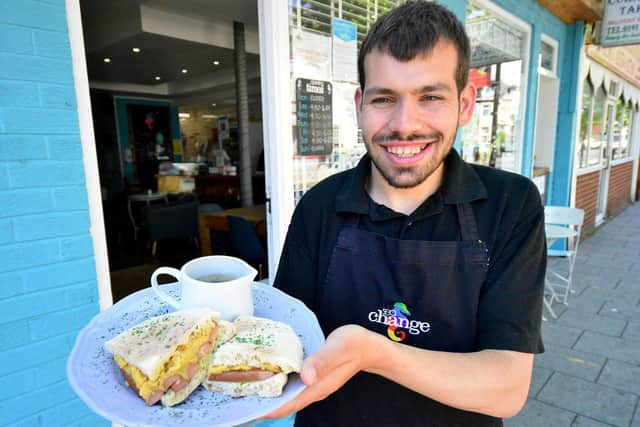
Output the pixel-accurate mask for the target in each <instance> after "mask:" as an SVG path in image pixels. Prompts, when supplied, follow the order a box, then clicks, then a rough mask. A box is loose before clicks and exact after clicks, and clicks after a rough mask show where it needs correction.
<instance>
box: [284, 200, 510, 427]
mask: <svg viewBox="0 0 640 427" xmlns="http://www.w3.org/2000/svg"><path fill="white" fill-rule="evenodd" d="M457 211H458V221H459V223H460V231H461V237H462V240H461V241H444V242H438V241H419V240H401V239H393V238H389V237H385V236H383V235H380V234H376V233H373V232H369V231H365V230H360V229H358V222H359V216H358V215H352V214H350V215H348V217H347V219H346V225H345V227H344V228H342V230H341V231H340V233H339V235H338V238H337V241H336V244H335V247H334V249H333V253H332V256H331V261H330V263H329V268H328V271H327V278H326V282H325V284H324V287H322V288H321V289H320V290H319V291H318V299H317V301H318V305H317V310H316V312H317V314H318V318H319V320H320V324H321V325H322V328H323V330H324V332H325V334H329V333H330V332H331V331H333V330H334V329H336V328H338V327H340V326H342V325H346V324H357V325H360V326H363V327H365V328H367V329H369V330H371V331H374V332H377V333H379V334H381V335H384V336H387V337H388V338H389V339H391V340H393V341H396V342H401V343H403V344H407V345H411V346H414V347H419V348H424V349H430V350H440V351H450V352H458V353H464V352H472V351H475V350H476V342H475V338H476V314H477V310H478V301H479V295H480V291H481V288H482V284H483V283H484V280H485V277H486V274H487V269H488V262H489V258H488V251H487V247H486V245H485V243H484V242H482V241H481V240H480V238H479V234H478V229H477V225H476V221H475V218H474V216H473V211H472V208H471V205H470V204H468V203H466V204H461V205H457ZM407 226H411V223H409V224H408V225H407ZM389 363H393V360H390V361H389ZM501 425H502V421H501V420H500V419H498V418H493V417H489V416H486V415H481V414H477V413H472V412H466V411H462V410H459V409H455V408H452V407H449V406H446V405H443V404H441V403H438V402H436V401H434V400H432V399H429V398H427V397H425V396H422V395H420V394H418V393H415V392H413V391H411V390H409V389H407V388H405V387H402V386H400V385H398V384H396V383H394V382H392V381H389V380H387V379H385V378H383V377H380V376H377V375H373V374H368V373H364V372H360V373H358V374H356V375H355V376H354V377H353V378H352V379H350V380H349V381H348V382H347V383H346V384H345V385H344V386H343V387H342V388H341V389H340V390H338V391H337V392H336V393H334V394H332V395H331V396H329V397H328V398H326V399H325V400H323V401H321V402H317V403H315V404H313V405H311V406H309V407H308V408H306V409H305V410H303V411H301V412H300V413H298V415H297V417H296V426H304V427H307V426H348V427H357V426H367V427H368V426H372V427H373V426H385V427H392V426H402V427H407V426H447V427H449V426H474V427H475V426H501Z"/></svg>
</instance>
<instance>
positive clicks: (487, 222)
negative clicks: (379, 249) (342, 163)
mask: <svg viewBox="0 0 640 427" xmlns="http://www.w3.org/2000/svg"><path fill="white" fill-rule="evenodd" d="M370 170H371V160H370V158H369V157H368V156H366V155H365V156H364V157H363V158H362V159H361V160H360V162H359V164H358V165H357V166H356V167H355V168H354V169H351V170H348V171H345V172H342V173H339V174H336V175H333V176H331V177H329V178H327V179H325V180H324V181H322V182H320V183H319V184H318V185H316V186H314V187H313V188H312V189H310V190H309V191H308V192H307V193H306V194H305V195H304V196H303V197H302V199H301V200H300V203H299V204H298V206H297V207H296V209H295V212H294V214H293V218H292V221H291V224H290V226H289V230H288V233H287V238H286V241H285V245H284V249H283V252H282V256H281V258H280V265H279V268H278V272H277V275H276V279H275V286H276V287H277V288H279V289H282V290H283V291H285V292H286V293H288V294H290V295H292V296H294V297H296V298H298V299H300V300H302V301H303V302H304V303H305V304H306V305H307V306H308V307H309V308H310V309H311V310H314V311H316V310H315V308H316V300H317V291H318V289H319V286H320V285H321V284H323V283H324V281H325V279H326V274H327V269H328V265H329V261H330V259H331V254H332V251H333V248H334V245H335V242H336V239H337V236H338V233H339V231H340V229H341V228H342V227H343V226H344V225H345V218H346V216H347V215H351V214H355V215H359V217H360V218H359V219H360V220H359V224H358V226H359V228H361V229H364V230H368V231H372V232H375V233H378V234H382V235H385V236H387V237H392V238H398V239H407V240H425V241H452V240H461V235H460V227H459V224H458V214H457V210H456V204H458V203H465V202H469V203H471V206H472V208H473V212H474V214H475V218H476V221H477V224H478V231H479V234H480V238H481V239H482V240H484V242H485V243H486V244H487V246H488V249H489V256H490V262H489V270H488V273H487V278H486V281H485V283H484V285H483V287H482V290H481V293H480V301H479V305H478V317H477V338H476V349H477V350H483V349H499V350H514V351H519V352H526V353H540V352H542V351H544V350H543V346H542V340H541V337H540V321H541V318H542V295H543V292H544V277H545V270H546V242H545V235H544V208H543V206H542V204H541V201H540V195H539V193H538V190H537V188H536V187H535V185H534V184H533V183H532V182H531V181H530V180H529V179H528V178H526V177H523V176H521V175H517V174H514V173H509V172H505V171H500V170H497V169H492V168H488V167H484V166H479V165H473V164H468V163H466V162H464V161H463V160H462V159H461V158H460V156H459V155H458V153H457V152H456V151H455V150H452V151H451V153H450V154H449V155H448V157H447V158H446V160H445V169H444V175H443V182H442V185H441V186H440V188H439V189H438V190H437V191H436V192H435V193H434V194H433V195H432V196H430V197H429V198H428V199H427V200H426V201H425V202H424V203H422V205H420V206H419V207H418V208H417V209H416V210H415V211H414V212H413V213H412V214H410V215H405V214H402V213H398V212H395V211H393V210H391V209H389V208H387V207H386V206H384V205H380V204H377V203H376V202H374V201H373V200H372V199H371V198H370V197H369V196H368V194H367V192H366V191H365V182H366V179H367V177H368V176H369V173H370ZM381 261H382V260H381ZM382 262H383V261H382ZM461 285H462V284H461ZM319 321H320V324H321V326H323V329H325V328H324V325H323V319H319ZM329 332H331V331H327V330H326V329H325V333H329Z"/></svg>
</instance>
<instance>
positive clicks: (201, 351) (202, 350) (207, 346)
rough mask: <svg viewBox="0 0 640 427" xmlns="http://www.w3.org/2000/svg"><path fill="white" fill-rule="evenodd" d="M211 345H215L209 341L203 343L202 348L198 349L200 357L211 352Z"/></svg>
mask: <svg viewBox="0 0 640 427" xmlns="http://www.w3.org/2000/svg"><path fill="white" fill-rule="evenodd" d="M211 347H213V344H211V343H210V342H209V341H207V342H205V343H204V344H202V345H201V346H200V349H199V350H198V357H205V356H208V355H209V353H211Z"/></svg>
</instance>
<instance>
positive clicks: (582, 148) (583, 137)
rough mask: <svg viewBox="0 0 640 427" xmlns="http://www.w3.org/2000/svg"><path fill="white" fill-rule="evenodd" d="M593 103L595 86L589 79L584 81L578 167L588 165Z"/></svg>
mask: <svg viewBox="0 0 640 427" xmlns="http://www.w3.org/2000/svg"><path fill="white" fill-rule="evenodd" d="M592 103H593V86H592V85H591V82H590V81H589V79H587V80H585V81H584V86H583V88H582V109H581V112H580V136H579V140H578V167H581V168H584V167H586V166H587V154H588V152H589V131H588V129H589V123H590V122H591V107H592Z"/></svg>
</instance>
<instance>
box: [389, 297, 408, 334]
mask: <svg viewBox="0 0 640 427" xmlns="http://www.w3.org/2000/svg"><path fill="white" fill-rule="evenodd" d="M393 313H394V314H393V317H394V318H395V322H393V323H394V325H389V327H388V328H387V335H388V336H389V338H391V339H392V340H393V341H395V342H401V341H404V339H405V338H406V337H407V333H406V332H405V331H397V332H396V329H398V326H397V325H399V324H400V319H405V321H408V320H409V319H408V317H407V316H411V313H410V312H409V309H408V308H407V306H406V305H405V304H404V303H403V302H397V303H395V304H393Z"/></svg>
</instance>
